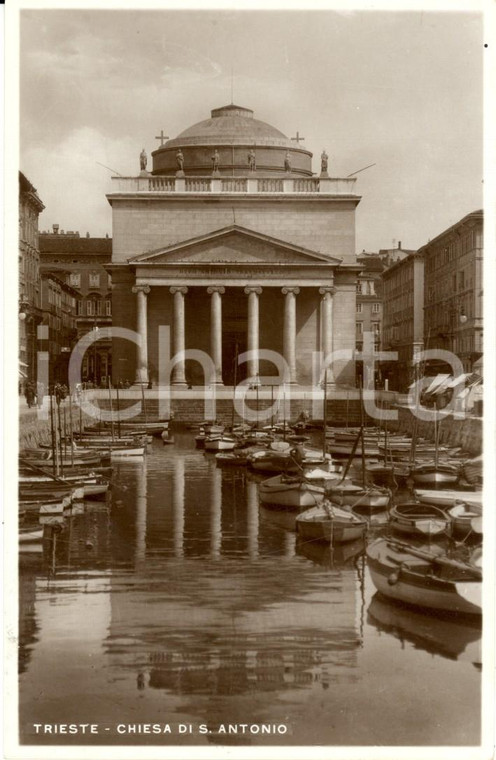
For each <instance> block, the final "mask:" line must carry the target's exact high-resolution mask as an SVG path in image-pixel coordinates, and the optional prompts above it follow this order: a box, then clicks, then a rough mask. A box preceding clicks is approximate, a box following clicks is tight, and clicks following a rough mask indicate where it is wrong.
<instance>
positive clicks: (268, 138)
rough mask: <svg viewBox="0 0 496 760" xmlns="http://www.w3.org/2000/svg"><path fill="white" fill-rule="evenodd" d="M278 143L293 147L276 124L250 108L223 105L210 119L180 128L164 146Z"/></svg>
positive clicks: (216, 109) (215, 110)
mask: <svg viewBox="0 0 496 760" xmlns="http://www.w3.org/2000/svg"><path fill="white" fill-rule="evenodd" d="M222 142H225V143H227V144H229V145H254V144H256V145H277V146H280V147H281V146H282V147H285V148H294V143H293V142H291V140H289V139H288V138H287V137H286V135H283V133H282V132H280V131H279V130H278V129H276V128H275V127H273V126H271V125H270V124H267V123H266V122H265V121H259V120H258V119H254V118H253V111H252V110H251V109H249V108H243V107H241V106H235V105H233V104H231V105H229V106H223V107H222V108H215V109H214V110H213V111H211V117H210V119H205V120H204V121H199V122H198V123H197V124H193V126H192V127H188V129H185V130H184V132H181V134H180V135H178V136H177V137H176V138H175V139H174V140H169V141H168V142H167V143H166V145H165V147H168V148H172V147H175V146H184V145H220V144H221V143H222Z"/></svg>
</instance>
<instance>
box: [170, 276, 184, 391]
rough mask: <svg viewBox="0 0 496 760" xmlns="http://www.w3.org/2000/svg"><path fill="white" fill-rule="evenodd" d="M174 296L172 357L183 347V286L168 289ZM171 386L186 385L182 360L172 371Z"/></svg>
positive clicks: (182, 349)
mask: <svg viewBox="0 0 496 760" xmlns="http://www.w3.org/2000/svg"><path fill="white" fill-rule="evenodd" d="M170 292H171V293H172V295H173V296H174V336H173V341H172V345H173V349H172V350H173V354H174V356H175V355H176V354H178V353H180V352H181V351H184V347H185V324H184V296H185V295H186V293H187V292H188V288H187V287H186V286H185V285H180V286H174V287H172V288H170ZM171 385H186V375H185V372H184V359H181V360H180V361H178V362H177V363H176V364H175V365H174V367H173V369H172V378H171Z"/></svg>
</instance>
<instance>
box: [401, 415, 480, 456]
mask: <svg viewBox="0 0 496 760" xmlns="http://www.w3.org/2000/svg"><path fill="white" fill-rule="evenodd" d="M396 411H397V412H398V420H397V421H392V422H391V423H389V424H388V429H389V430H397V431H399V432H401V433H412V432H413V430H414V425H415V420H416V417H415V415H414V414H413V411H412V409H410V408H409V407H406V406H398V407H397V408H396ZM438 425H439V442H440V443H441V444H446V445H448V446H459V447H460V448H462V449H464V450H465V451H468V452H469V453H470V454H472V455H473V456H477V455H478V454H481V453H482V436H483V421H482V418H481V417H468V416H467V417H461V416H457V415H451V416H449V417H448V416H447V417H444V418H443V419H442V420H440V422H439V423H438ZM416 430H417V435H418V436H421V437H422V438H426V439H427V440H430V441H434V437H435V432H434V421H433V420H416Z"/></svg>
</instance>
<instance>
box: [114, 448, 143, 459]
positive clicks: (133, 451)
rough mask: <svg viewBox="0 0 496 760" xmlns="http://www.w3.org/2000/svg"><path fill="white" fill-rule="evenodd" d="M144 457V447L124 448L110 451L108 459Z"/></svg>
mask: <svg viewBox="0 0 496 760" xmlns="http://www.w3.org/2000/svg"><path fill="white" fill-rule="evenodd" d="M144 455H145V447H144V446H129V447H128V446H126V447H125V448H118V449H117V448H116V449H111V451H110V458H111V459H112V461H113V460H114V459H126V458H127V457H143V456H144Z"/></svg>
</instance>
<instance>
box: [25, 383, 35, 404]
mask: <svg viewBox="0 0 496 760" xmlns="http://www.w3.org/2000/svg"><path fill="white" fill-rule="evenodd" d="M24 395H25V397H26V402H27V405H28V407H29V409H31V407H32V406H33V404H34V400H35V395H36V394H35V392H34V385H33V383H31V382H29V383H26V388H25V390H24Z"/></svg>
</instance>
